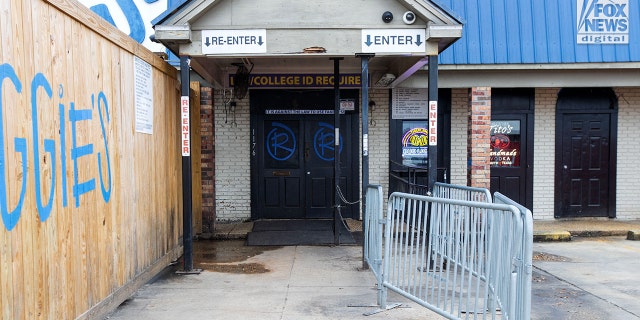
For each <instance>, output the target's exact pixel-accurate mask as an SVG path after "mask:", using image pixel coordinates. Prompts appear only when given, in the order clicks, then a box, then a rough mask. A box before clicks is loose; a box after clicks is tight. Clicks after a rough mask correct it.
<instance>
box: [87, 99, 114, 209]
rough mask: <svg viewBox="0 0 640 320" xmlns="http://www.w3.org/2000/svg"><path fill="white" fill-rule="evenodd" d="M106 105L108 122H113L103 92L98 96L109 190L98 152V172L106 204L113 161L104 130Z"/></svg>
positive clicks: (108, 197)
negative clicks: (106, 186) (103, 178)
mask: <svg viewBox="0 0 640 320" xmlns="http://www.w3.org/2000/svg"><path fill="white" fill-rule="evenodd" d="M91 104H92V105H93V95H92V96H91ZM103 104H104V110H105V111H104V112H105V114H106V116H107V122H111V118H110V117H109V103H107V97H106V96H105V95H104V93H103V92H100V93H99V94H98V116H99V117H100V129H101V130H102V137H103V140H104V150H105V156H106V158H107V175H108V176H107V177H108V178H109V189H107V188H105V185H104V181H103V180H102V177H103V176H104V174H103V172H102V162H101V161H100V152H98V172H99V173H100V188H101V189H102V198H103V199H104V201H105V202H109V199H110V198H111V160H110V159H109V144H108V143H107V131H106V130H105V128H104V118H103V116H102V108H100V106H101V105H103Z"/></svg>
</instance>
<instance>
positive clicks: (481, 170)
mask: <svg viewBox="0 0 640 320" xmlns="http://www.w3.org/2000/svg"><path fill="white" fill-rule="evenodd" d="M469 101H470V103H471V114H470V115H469V131H468V133H469V136H468V139H469V140H468V141H469V142H468V157H469V158H470V160H471V164H470V167H469V172H468V175H469V176H468V181H469V186H472V187H478V188H487V189H488V188H489V184H490V183H489V182H490V167H489V149H490V146H489V144H490V142H491V136H490V129H491V88H489V87H474V88H471V91H470V97H469Z"/></svg>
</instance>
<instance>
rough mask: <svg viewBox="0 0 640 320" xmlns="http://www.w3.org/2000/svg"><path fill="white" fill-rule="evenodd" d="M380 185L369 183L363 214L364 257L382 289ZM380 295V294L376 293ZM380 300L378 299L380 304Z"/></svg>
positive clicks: (382, 215)
mask: <svg viewBox="0 0 640 320" xmlns="http://www.w3.org/2000/svg"><path fill="white" fill-rule="evenodd" d="M383 200H384V199H383V196H382V187H381V186H375V185H369V186H368V187H367V194H366V201H367V202H366V206H365V215H364V232H365V235H364V250H363V252H364V259H365V262H366V263H367V264H368V265H369V268H370V269H371V271H372V272H373V274H374V275H375V277H376V280H377V284H378V290H382V235H383V230H382V222H383V221H384V210H383ZM378 296H380V295H378ZM380 303H381V301H378V304H380Z"/></svg>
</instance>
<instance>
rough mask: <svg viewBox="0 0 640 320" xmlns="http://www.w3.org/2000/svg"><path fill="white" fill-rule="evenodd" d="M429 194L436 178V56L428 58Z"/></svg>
mask: <svg viewBox="0 0 640 320" xmlns="http://www.w3.org/2000/svg"><path fill="white" fill-rule="evenodd" d="M427 82H428V85H429V97H428V98H429V127H428V128H429V149H428V154H429V155H428V156H429V178H428V179H429V186H428V191H429V193H431V192H433V186H434V184H435V182H436V180H437V178H438V56H437V55H431V56H429V79H428V80H427Z"/></svg>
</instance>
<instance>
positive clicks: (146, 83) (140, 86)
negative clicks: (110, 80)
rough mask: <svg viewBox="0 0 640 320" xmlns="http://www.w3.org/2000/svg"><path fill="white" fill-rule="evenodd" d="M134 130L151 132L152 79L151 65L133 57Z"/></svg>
mask: <svg viewBox="0 0 640 320" xmlns="http://www.w3.org/2000/svg"><path fill="white" fill-rule="evenodd" d="M133 58H134V59H133V75H134V81H135V83H134V87H135V108H136V132H141V133H147V134H153V79H152V77H151V65H150V64H148V63H147V62H146V61H144V60H142V59H140V58H138V57H133Z"/></svg>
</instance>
